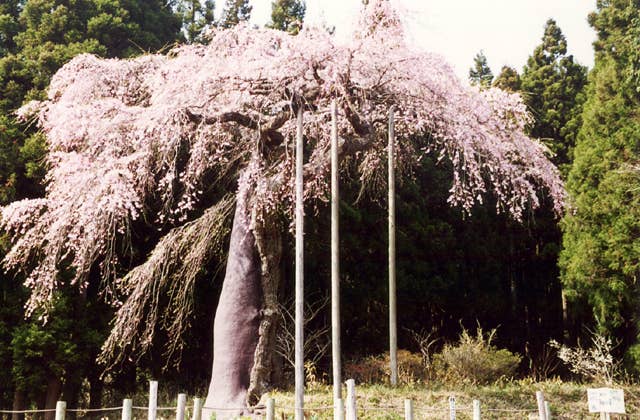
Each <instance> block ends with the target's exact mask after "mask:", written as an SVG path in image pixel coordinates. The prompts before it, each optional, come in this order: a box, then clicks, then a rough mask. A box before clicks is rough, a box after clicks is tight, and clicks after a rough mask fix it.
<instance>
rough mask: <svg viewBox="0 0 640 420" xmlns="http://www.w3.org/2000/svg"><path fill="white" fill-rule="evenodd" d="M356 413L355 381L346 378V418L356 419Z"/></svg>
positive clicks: (348, 419)
mask: <svg viewBox="0 0 640 420" xmlns="http://www.w3.org/2000/svg"><path fill="white" fill-rule="evenodd" d="M357 419H358V413H357V410H356V381H354V380H353V379H347V419H346V420H357Z"/></svg>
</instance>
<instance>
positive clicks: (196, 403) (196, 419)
mask: <svg viewBox="0 0 640 420" xmlns="http://www.w3.org/2000/svg"><path fill="white" fill-rule="evenodd" d="M201 418H202V398H194V399H193V413H192V414H191V420H200V419H201Z"/></svg>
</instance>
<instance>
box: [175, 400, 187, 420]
mask: <svg viewBox="0 0 640 420" xmlns="http://www.w3.org/2000/svg"><path fill="white" fill-rule="evenodd" d="M186 406H187V394H178V406H177V407H176V420H184V409H185V407H186Z"/></svg>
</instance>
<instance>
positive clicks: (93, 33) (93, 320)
mask: <svg viewBox="0 0 640 420" xmlns="http://www.w3.org/2000/svg"><path fill="white" fill-rule="evenodd" d="M169 6H170V5H169V4H168V3H165V2H164V0H9V1H2V2H1V4H0V204H2V205H5V204H7V203H8V202H10V201H13V200H17V199H21V198H25V197H37V196H40V195H42V193H43V188H44V187H43V182H42V180H43V178H44V175H45V172H46V168H45V162H44V159H43V158H44V155H45V153H46V141H45V138H44V136H43V135H42V134H38V133H36V131H35V127H34V126H33V125H32V124H30V123H29V122H26V123H19V122H17V121H16V119H15V117H14V111H15V110H16V109H17V108H18V107H20V106H21V105H23V104H24V103H25V102H26V101H28V100H31V99H41V98H43V96H44V95H45V89H46V88H47V86H48V84H49V82H50V79H51V77H52V76H53V74H54V73H55V72H56V71H57V70H58V69H59V68H60V67H61V66H62V65H64V64H65V63H66V62H67V61H68V60H70V59H71V58H72V57H74V56H75V55H77V54H80V53H85V52H89V53H95V54H99V55H102V56H108V57H128V56H133V55H136V54H140V53H142V52H144V51H156V50H158V49H159V48H162V47H163V46H165V45H168V44H170V43H173V42H174V41H175V40H176V39H177V38H178V36H179V30H180V24H181V22H180V19H179V17H177V16H176V15H175V14H174V13H173V12H172V10H171V8H170V7H169ZM1 254H4V251H2V252H1ZM22 281H23V279H20V278H13V277H12V276H11V273H8V274H2V277H0V292H1V293H0V370H1V371H2V372H1V373H0V381H2V384H5V385H6V386H0V389H1V392H0V406H1V407H2V408H5V407H10V406H11V403H12V401H11V398H12V397H13V395H12V394H13V391H14V390H16V389H17V390H25V391H26V390H28V391H29V392H31V394H30V395H26V399H25V401H24V402H25V403H27V404H29V403H30V402H35V403H36V404H37V405H39V406H42V404H43V399H42V398H43V396H44V390H43V389H42V387H43V386H46V385H47V383H50V381H59V380H60V379H62V378H63V376H64V377H66V380H65V381H64V382H63V383H62V385H63V388H62V392H63V393H64V394H65V395H66V397H65V398H66V399H67V401H68V402H69V403H70V404H72V405H75V403H74V401H77V398H78V395H79V391H80V386H81V382H82V380H83V379H84V378H85V377H87V378H89V380H90V382H92V392H93V391H94V389H97V388H95V387H94V386H93V384H94V383H95V384H98V383H101V381H99V380H98V377H99V373H100V372H99V369H98V367H97V366H95V357H96V355H97V353H98V351H99V349H100V346H101V344H102V341H103V339H104V334H105V332H106V327H107V320H108V319H109V313H110V310H107V309H106V308H98V306H99V305H98V304H97V303H96V302H97V296H95V295H91V294H89V295H88V296H77V294H72V293H71V292H69V291H66V292H63V293H61V294H60V296H58V298H57V301H56V305H55V308H56V309H55V311H54V312H53V313H52V314H51V320H50V322H49V323H48V324H47V325H46V326H44V325H43V324H42V322H41V321H40V320H38V319H34V320H25V319H24V315H23V310H22V306H23V304H24V301H25V298H26V292H25V290H24V288H23V286H22ZM92 378H93V379H92ZM100 386H101V385H100ZM98 388H99V386H98Z"/></svg>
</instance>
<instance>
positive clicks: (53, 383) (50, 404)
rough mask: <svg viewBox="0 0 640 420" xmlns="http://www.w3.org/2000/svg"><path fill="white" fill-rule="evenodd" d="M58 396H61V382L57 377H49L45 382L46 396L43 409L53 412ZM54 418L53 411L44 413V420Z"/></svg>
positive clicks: (52, 419) (54, 413)
mask: <svg viewBox="0 0 640 420" xmlns="http://www.w3.org/2000/svg"><path fill="white" fill-rule="evenodd" d="M60 394H62V381H61V380H60V378H58V377H57V376H52V377H50V378H49V381H48V382H47V394H46V399H45V403H44V408H45V409H46V410H54V409H55V408H56V404H57V402H58V400H59V399H60ZM55 418H56V412H55V411H47V412H46V413H44V420H54V419H55Z"/></svg>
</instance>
